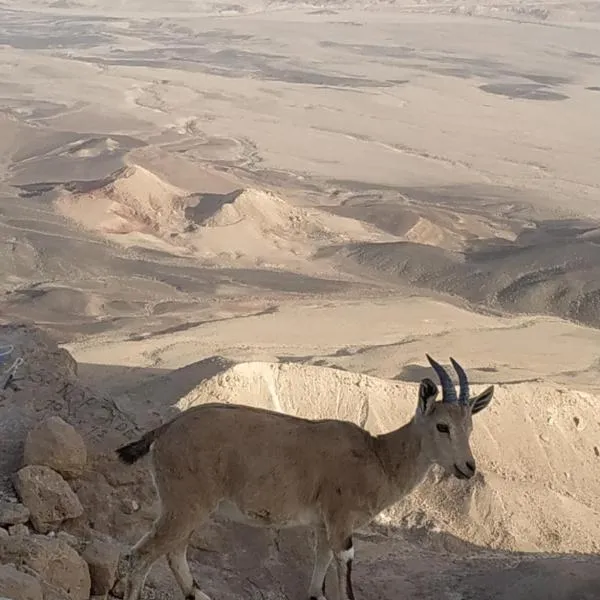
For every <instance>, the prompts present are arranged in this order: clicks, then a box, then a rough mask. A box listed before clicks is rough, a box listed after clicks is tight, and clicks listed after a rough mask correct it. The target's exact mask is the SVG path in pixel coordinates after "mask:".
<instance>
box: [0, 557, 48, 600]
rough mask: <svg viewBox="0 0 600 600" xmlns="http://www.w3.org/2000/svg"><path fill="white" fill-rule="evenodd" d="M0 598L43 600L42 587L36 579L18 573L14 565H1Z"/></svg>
mask: <svg viewBox="0 0 600 600" xmlns="http://www.w3.org/2000/svg"><path fill="white" fill-rule="evenodd" d="M0 598H7V599H10V600H42V598H43V594H42V586H41V585H40V582H39V581H38V580H37V579H36V578H35V577H32V576H31V575H28V574H27V573H23V572H21V571H17V569H16V568H15V567H13V566H12V565H0Z"/></svg>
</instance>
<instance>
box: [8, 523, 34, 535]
mask: <svg viewBox="0 0 600 600" xmlns="http://www.w3.org/2000/svg"><path fill="white" fill-rule="evenodd" d="M8 533H9V535H10V536H11V537H25V536H26V535H29V527H27V525H23V523H19V524H17V525H11V526H10V527H9V528H8Z"/></svg>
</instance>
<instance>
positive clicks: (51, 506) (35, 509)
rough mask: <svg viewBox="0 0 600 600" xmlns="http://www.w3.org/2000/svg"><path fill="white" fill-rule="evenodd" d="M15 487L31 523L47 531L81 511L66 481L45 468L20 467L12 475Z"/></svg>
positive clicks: (39, 530)
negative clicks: (28, 513)
mask: <svg viewBox="0 0 600 600" xmlns="http://www.w3.org/2000/svg"><path fill="white" fill-rule="evenodd" d="M14 484H15V489H16V491H17V494H18V495H19V497H20V499H21V501H22V502H23V504H24V505H25V506H26V507H27V508H28V509H29V511H30V513H31V517H30V519H31V524H32V525H33V527H34V529H35V530H36V531H38V532H40V533H48V532H49V531H51V530H52V529H53V528H54V527H58V526H59V525H60V524H61V523H62V522H63V521H65V520H66V519H74V518H76V517H79V516H81V515H82V514H83V507H82V506H81V502H79V498H78V497H77V495H76V494H75V492H74V491H73V490H72V489H71V488H70V486H69V484H68V483H67V482H66V481H65V480H64V479H63V478H62V477H61V476H60V475H59V474H58V473H57V472H56V471H53V470H52V469H50V468H49V467H43V466H28V467H23V468H22V469H21V470H20V471H19V472H18V473H17V474H16V475H15V481H14Z"/></svg>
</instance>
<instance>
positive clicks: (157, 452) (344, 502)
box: [113, 355, 494, 600]
mask: <svg viewBox="0 0 600 600" xmlns="http://www.w3.org/2000/svg"><path fill="white" fill-rule="evenodd" d="M427 359H428V360H429V362H430V364H431V365H432V367H433V369H434V370H435V371H436V373H437V374H438V377H439V379H440V383H441V386H442V391H443V395H442V401H441V402H439V401H436V397H437V394H438V389H437V386H436V385H435V383H433V381H432V380H431V379H428V378H426V379H423V380H422V381H421V384H420V386H419V397H418V402H417V410H416V412H415V415H414V417H413V418H412V419H411V421H410V422H409V423H407V424H406V425H404V426H403V427H401V428H399V429H397V430H395V431H391V432H389V433H386V434H383V435H378V436H373V435H371V434H370V433H368V432H367V431H366V430H364V429H362V428H360V427H359V426H357V425H355V424H353V423H349V422H346V421H338V420H333V419H331V420H320V421H311V420H307V419H301V418H298V417H293V416H289V415H285V414H281V413H278V412H273V411H269V410H262V409H257V408H251V407H248V406H242V405H234V404H216V403H214V404H204V405H201V406H197V407H194V408H191V409H189V410H187V411H185V412H183V413H182V414H181V415H179V416H178V417H176V418H175V419H173V420H172V421H171V422H169V423H166V424H165V425H162V426H161V427H158V428H157V429H155V430H153V431H150V432H149V433H147V434H146V435H144V436H143V437H142V438H141V439H140V440H138V441H137V442H134V443H132V444H128V445H127V446H123V447H122V448H119V449H118V450H117V453H118V455H119V457H120V459H121V460H122V461H123V462H125V463H128V464H131V463H134V462H135V461H137V460H138V459H140V458H141V457H142V456H144V455H146V454H147V453H148V452H149V451H150V449H152V463H153V468H154V474H155V482H156V486H157V491H158V495H159V497H160V501H161V513H160V515H159V516H158V518H157V519H156V521H155V522H154V525H153V527H152V529H151V531H150V532H148V533H147V534H146V535H145V536H144V537H143V538H142V539H141V540H140V541H139V542H138V543H137V544H136V545H135V546H134V547H133V548H132V550H131V552H130V554H129V559H128V573H127V574H126V576H125V577H124V578H123V579H122V580H120V581H118V582H117V584H116V586H115V589H114V590H113V592H114V593H115V594H118V595H121V594H123V593H124V594H125V598H126V600H138V599H139V598H140V594H141V591H142V587H143V585H144V581H145V578H146V575H147V573H148V571H149V569H150V567H151V566H152V564H153V563H154V562H155V561H156V560H157V559H158V558H160V557H161V556H163V555H165V554H166V556H167V560H168V563H169V566H170V567H171V570H172V572H173V574H174V576H175V578H176V580H177V582H178V584H179V586H180V587H181V590H182V592H183V594H184V596H185V598H186V600H210V599H209V597H208V596H207V595H206V594H205V593H204V592H202V591H201V590H200V586H199V585H198V584H197V583H196V582H195V581H194V579H193V578H192V575H191V572H190V569H189V565H188V562H187V558H186V552H187V546H188V542H189V539H190V537H191V535H192V533H193V532H194V530H195V529H197V528H198V526H199V525H201V524H202V522H204V521H206V520H207V519H209V518H210V517H211V515H217V514H218V515H221V516H224V517H227V518H228V519H230V520H232V521H236V522H241V523H246V524H249V525H255V526H259V527H277V528H285V527H295V526H308V527H311V528H313V529H314V530H315V533H316V548H315V560H314V567H313V573H312V579H311V582H310V586H309V589H308V594H307V598H309V599H310V600H326V598H325V589H324V582H325V576H326V573H327V570H328V568H329V565H330V563H331V561H332V559H333V560H334V561H335V567H336V571H337V577H338V582H339V589H340V594H341V600H354V592H353V590H352V578H351V569H352V560H353V557H354V546H353V543H352V535H353V532H354V531H355V530H356V529H358V528H360V527H362V526H364V525H366V524H367V523H369V522H370V521H371V520H372V519H373V518H374V517H375V516H376V515H377V514H378V513H380V512H381V511H382V510H384V509H385V508H387V507H389V506H391V505H392V504H394V503H396V502H398V501H399V500H400V499H401V498H402V497H403V496H405V495H406V494H408V493H409V492H410V491H411V490H413V489H414V488H415V487H416V486H417V485H418V484H419V483H420V482H421V481H422V480H423V479H424V478H425V476H426V474H427V471H428V470H429V468H430V467H431V466H432V465H433V464H438V465H441V466H442V467H443V468H444V469H445V470H446V471H448V472H449V473H452V474H453V475H455V476H456V477H458V478H461V479H467V478H470V477H472V476H473V475H474V473H475V460H474V458H473V455H472V453H471V448H470V445H469V438H470V435H471V431H472V422H471V415H473V414H474V413H477V412H479V411H480V410H482V409H483V408H485V407H486V406H487V405H488V404H489V402H490V401H491V399H492V395H493V392H494V388H493V387H489V388H487V389H486V390H485V391H484V392H482V393H481V394H479V395H478V396H475V397H473V398H471V397H470V394H469V384H468V381H467V376H466V374H465V372H464V370H463V369H462V367H461V366H460V365H459V364H458V363H456V361H454V360H453V359H450V360H451V362H452V364H453V366H454V369H455V370H456V372H457V374H458V379H459V384H460V392H459V394H458V396H457V394H456V390H455V388H454V385H453V383H452V380H451V378H450V376H449V375H448V373H447V372H446V371H445V369H444V368H443V367H442V366H441V365H439V364H438V363H437V362H436V361H434V360H433V359H432V358H431V357H429V356H428V355H427Z"/></svg>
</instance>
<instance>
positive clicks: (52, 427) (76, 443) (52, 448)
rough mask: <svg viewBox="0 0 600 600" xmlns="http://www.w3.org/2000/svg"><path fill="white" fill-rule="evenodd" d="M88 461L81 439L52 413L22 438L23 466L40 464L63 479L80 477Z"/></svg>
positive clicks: (71, 428)
mask: <svg viewBox="0 0 600 600" xmlns="http://www.w3.org/2000/svg"><path fill="white" fill-rule="evenodd" d="M86 462H87V451H86V447H85V442H84V441H83V438H82V437H81V436H80V435H79V433H77V431H76V430H75V428H74V427H73V426H72V425H69V424H68V423H67V422H65V421H63V419H61V418H60V417H57V416H54V417H50V418H49V419H46V420H45V421H42V422H41V423H40V424H39V425H38V426H37V427H35V428H34V429H32V430H31V431H30V432H29V433H28V434H27V438H26V440H25V449H24V452H23V465H24V466H27V465H43V466H46V467H50V468H51V469H54V470H55V471H56V472H58V473H60V474H61V475H62V476H63V477H65V478H66V479H73V478H76V477H80V476H81V474H82V473H83V470H84V469H85V465H86Z"/></svg>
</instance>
